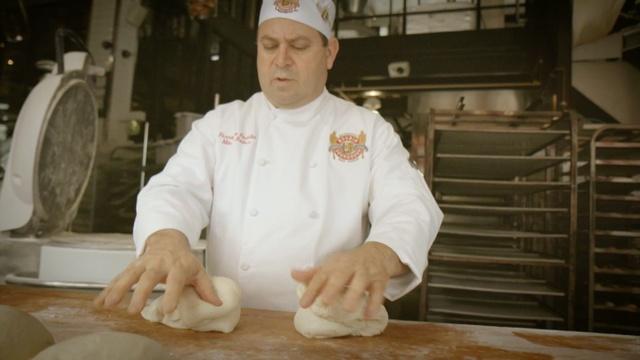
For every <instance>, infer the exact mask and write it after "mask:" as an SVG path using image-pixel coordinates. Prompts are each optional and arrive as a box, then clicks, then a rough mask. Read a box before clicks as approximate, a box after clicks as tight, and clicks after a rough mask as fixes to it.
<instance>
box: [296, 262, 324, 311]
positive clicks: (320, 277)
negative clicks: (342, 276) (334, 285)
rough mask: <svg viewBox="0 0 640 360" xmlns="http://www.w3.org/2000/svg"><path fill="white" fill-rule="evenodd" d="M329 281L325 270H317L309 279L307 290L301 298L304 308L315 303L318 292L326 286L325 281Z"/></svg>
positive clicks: (301, 304) (301, 305)
mask: <svg viewBox="0 0 640 360" xmlns="http://www.w3.org/2000/svg"><path fill="white" fill-rule="evenodd" d="M326 281H327V275H325V273H323V272H320V271H319V272H317V273H316V274H315V276H314V277H313V278H312V279H311V281H309V286H307V290H306V291H305V292H304V294H302V297H301V298H300V307H302V308H303V309H306V308H308V307H309V306H311V304H313V302H314V301H315V300H316V297H318V294H319V293H320V291H321V290H322V288H323V287H324V284H325V282H326Z"/></svg>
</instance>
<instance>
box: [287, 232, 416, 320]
mask: <svg viewBox="0 0 640 360" xmlns="http://www.w3.org/2000/svg"><path fill="white" fill-rule="evenodd" d="M406 272H408V268H407V266H406V265H404V264H403V263H402V262H400V259H399V258H398V256H397V255H396V253H395V252H394V251H393V250H391V248H389V247H388V246H387V245H384V244H382V243H379V242H374V241H369V242H366V243H365V244H363V245H362V246H360V247H357V248H355V249H352V250H348V251H343V252H339V253H336V254H333V255H332V256H330V257H329V258H327V260H326V261H325V262H324V263H323V264H322V265H320V266H317V267H314V268H312V269H308V270H293V271H292V272H291V276H292V277H293V278H294V279H295V280H296V281H298V282H302V283H305V284H307V290H306V291H305V293H304V294H303V295H302V297H301V298H300V306H301V307H302V308H308V307H309V306H311V304H313V302H314V301H315V300H316V298H320V300H321V301H322V302H324V303H325V304H326V305H329V306H331V305H333V304H334V303H335V302H336V301H337V300H338V298H339V297H340V296H341V295H342V293H343V292H344V300H343V307H344V309H345V310H347V311H355V310H356V307H357V305H358V302H359V301H360V298H361V297H362V295H363V294H364V293H365V291H368V292H369V301H368V303H367V307H366V310H365V318H371V317H373V316H374V315H375V314H376V313H377V311H378V310H379V309H380V306H382V303H383V302H384V290H385V288H386V286H387V283H388V282H389V279H390V278H392V277H394V276H398V275H402V274H404V273H406Z"/></svg>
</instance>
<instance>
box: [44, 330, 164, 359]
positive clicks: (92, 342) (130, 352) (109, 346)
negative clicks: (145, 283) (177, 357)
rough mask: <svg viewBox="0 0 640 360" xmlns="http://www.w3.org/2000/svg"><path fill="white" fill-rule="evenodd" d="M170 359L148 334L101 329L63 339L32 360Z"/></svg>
mask: <svg viewBox="0 0 640 360" xmlns="http://www.w3.org/2000/svg"><path fill="white" fill-rule="evenodd" d="M85 359H91V360H113V359H129V360H143V359H158V360H168V359H171V356H170V354H169V352H167V350H166V349H165V348H164V347H163V346H162V345H160V344H159V343H157V342H156V341H154V340H151V339H149V338H147V337H145V336H142V335H137V334H131V333H126V332H116V331H109V332H99V333H93V334H89V335H82V336H77V337H74V338H71V339H69V340H65V341H63V342H60V343H58V344H56V345H54V346H51V347H49V348H47V349H45V350H44V351H42V352H41V353H39V354H38V355H37V356H36V357H35V358H33V360H85Z"/></svg>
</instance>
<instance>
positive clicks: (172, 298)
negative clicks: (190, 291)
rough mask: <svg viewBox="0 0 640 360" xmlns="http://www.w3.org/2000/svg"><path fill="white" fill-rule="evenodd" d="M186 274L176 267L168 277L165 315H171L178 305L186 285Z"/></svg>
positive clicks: (164, 307)
mask: <svg viewBox="0 0 640 360" xmlns="http://www.w3.org/2000/svg"><path fill="white" fill-rule="evenodd" d="M186 277H187V274H186V272H185V271H184V270H183V269H182V268H180V267H174V268H173V269H172V270H171V271H170V272H169V275H168V276H167V290H166V291H165V293H164V299H163V300H162V308H163V313H164V314H171V313H172V312H173V311H174V310H175V309H176V306H177V305H178V299H179V298H180V294H182V289H184V285H185V284H186V280H187V279H186Z"/></svg>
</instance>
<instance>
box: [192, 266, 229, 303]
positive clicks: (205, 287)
mask: <svg viewBox="0 0 640 360" xmlns="http://www.w3.org/2000/svg"><path fill="white" fill-rule="evenodd" d="M193 288H194V289H195V290H196V293H198V296H200V298H201V299H202V300H204V301H206V302H208V303H211V304H213V305H215V306H222V300H221V299H220V298H219V297H218V294H217V293H216V290H215V289H214V288H213V284H212V283H211V279H210V278H209V275H207V273H206V272H205V271H204V270H200V272H198V275H196V280H195V281H194V283H193Z"/></svg>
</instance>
